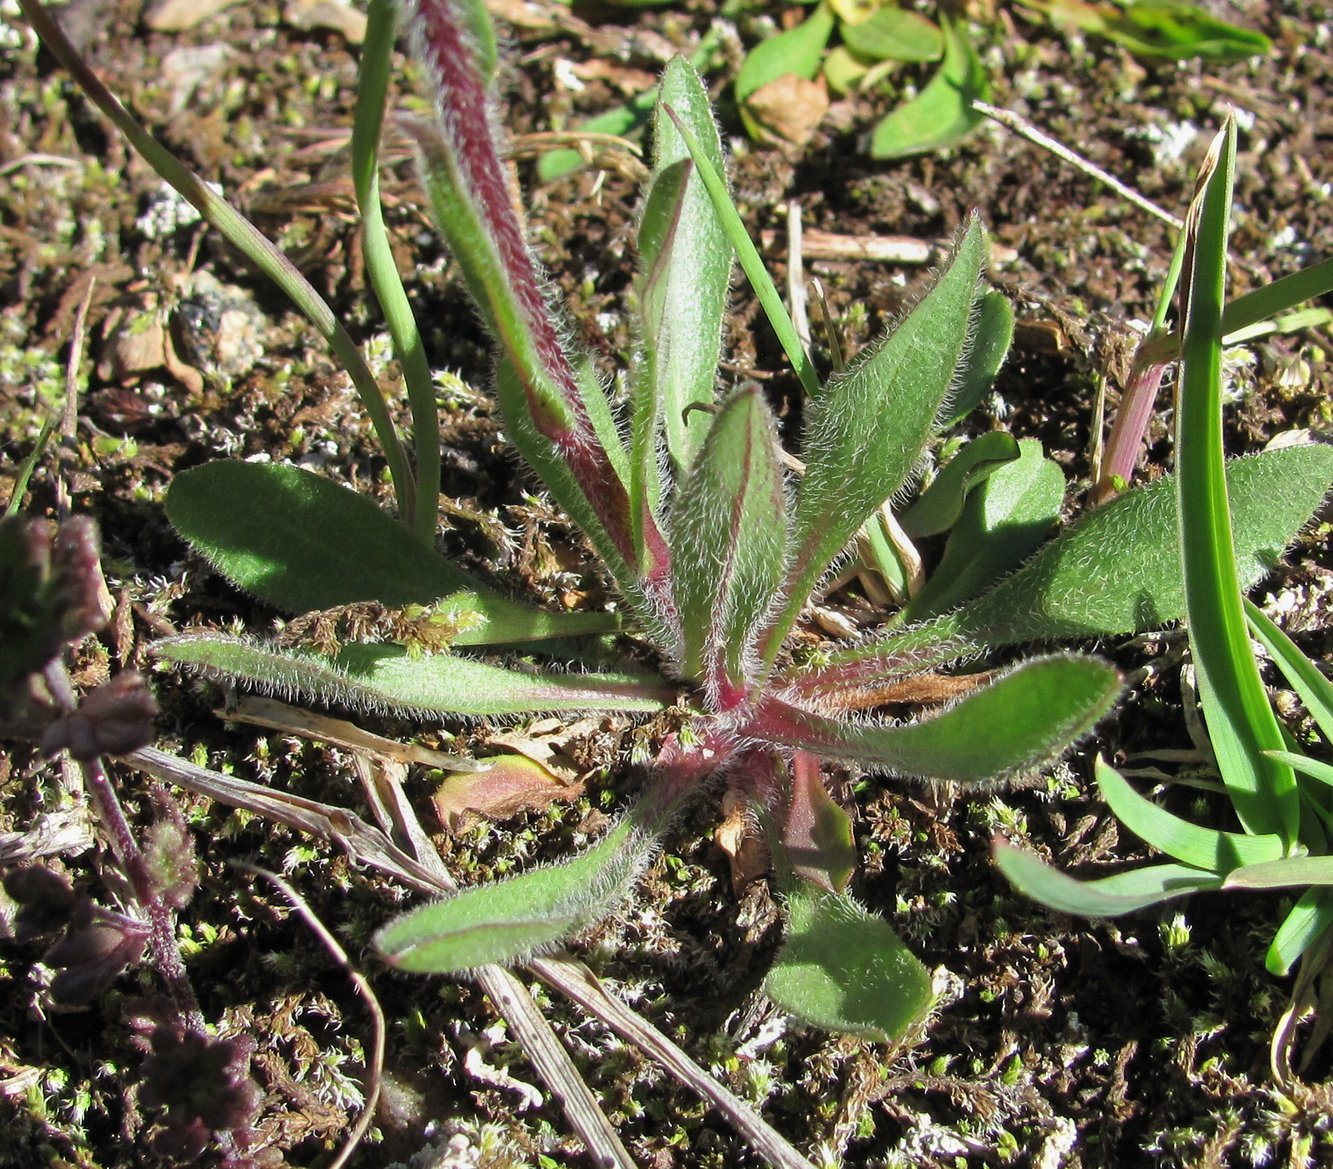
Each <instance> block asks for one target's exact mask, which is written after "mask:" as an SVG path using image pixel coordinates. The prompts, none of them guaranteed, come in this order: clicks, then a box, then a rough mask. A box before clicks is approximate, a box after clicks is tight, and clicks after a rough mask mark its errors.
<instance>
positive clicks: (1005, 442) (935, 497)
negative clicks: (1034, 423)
mask: <svg viewBox="0 0 1333 1169" xmlns="http://www.w3.org/2000/svg"><path fill="white" fill-rule="evenodd" d="M1017 458H1018V440H1017V439H1016V438H1014V436H1013V435H1012V434H1010V433H1009V432H1008V431H1007V430H992V431H990V432H989V433H987V434H983V435H982V436H981V437H980V438H975V439H973V440H972V441H971V442H969V443H967V444H966V445H965V446H964V447H963V448H962V449H961V450H960V451H959V452H958V453H957V454H956V455H954V457H953V458H952V459H950V460H949V461H948V462H947V463H946V464H945V465H944V467H943V468H941V470H940V472H939V474H938V475H936V476H935V480H934V482H932V483H931V485H930V486H929V487H928V488H926V490H925V491H923V492H922V493H921V497H920V498H919V499H918V500H917V501H916V502H915V503H913V504H912V506H911V507H909V508H908V509H907V510H906V511H905V512H903V514H902V516H901V517H900V520H901V523H902V525H903V529H904V531H906V532H907V534H908V535H909V536H915V537H917V538H920V537H922V536H937V535H939V534H940V533H941V532H947V531H948V530H949V529H950V528H952V527H953V526H954V524H956V523H957V522H958V518H959V516H961V515H962V514H963V503H964V502H965V501H966V499H967V496H968V492H970V491H971V490H972V489H973V488H975V487H976V486H978V485H979V484H981V483H983V482H984V481H985V480H986V478H987V477H988V476H990V475H993V474H994V473H995V472H996V471H997V470H998V469H999V468H1000V467H1002V466H1004V464H1005V463H1012V462H1013V461H1014V460H1015V459H1017Z"/></svg>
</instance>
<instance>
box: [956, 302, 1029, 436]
mask: <svg viewBox="0 0 1333 1169" xmlns="http://www.w3.org/2000/svg"><path fill="white" fill-rule="evenodd" d="M1013 340H1014V309H1013V305H1011V304H1010V303H1009V298H1008V297H1007V296H1005V295H1004V293H1002V292H998V291H996V290H995V289H991V290H990V291H989V292H986V293H983V294H982V297H981V303H980V304H979V305H978V306H977V319H976V324H975V326H974V328H973V331H972V347H971V348H970V349H969V350H968V351H967V355H966V357H964V358H963V364H962V367H961V368H960V369H959V371H958V383H957V385H956V386H955V387H954V389H953V392H952V393H951V394H950V395H949V401H948V402H947V403H946V404H945V407H944V413H943V415H941V417H940V424H939V429H940V430H941V431H946V430H948V429H949V428H950V427H952V426H953V425H954V424H955V423H957V422H959V421H961V420H962V419H963V418H966V417H967V415H968V414H970V413H971V412H972V411H973V410H975V409H976V408H977V406H978V405H980V403H981V399H982V398H984V397H985V396H986V395H987V394H988V393H990V390H991V386H993V385H994V384H995V376H996V375H997V374H998V373H999V372H1000V367H1001V366H1002V365H1004V359H1005V358H1006V357H1008V356H1009V346H1010V345H1011V344H1012V343H1013ZM996 433H1000V432H996Z"/></svg>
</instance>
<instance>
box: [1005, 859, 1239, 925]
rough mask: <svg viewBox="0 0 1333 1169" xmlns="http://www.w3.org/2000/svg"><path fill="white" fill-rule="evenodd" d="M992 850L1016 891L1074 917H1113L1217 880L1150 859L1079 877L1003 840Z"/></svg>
mask: <svg viewBox="0 0 1333 1169" xmlns="http://www.w3.org/2000/svg"><path fill="white" fill-rule="evenodd" d="M993 851H994V854H995V864H996V866H997V867H998V868H999V870H1000V872H1002V873H1003V874H1004V875H1005V876H1006V877H1007V878H1008V879H1009V882H1010V884H1012V885H1013V886H1014V888H1015V889H1017V890H1018V891H1019V892H1020V893H1022V894H1024V895H1025V896H1027V897H1031V898H1032V900H1033V901H1038V902H1040V903H1041V904H1042V905H1045V906H1046V907H1047V908H1049V909H1054V910H1057V911H1058V912H1060V913H1070V914H1074V915H1076V916H1078V917H1118V916H1119V915H1120V914H1122V913H1133V912H1134V911H1135V910H1136V909H1145V908H1147V907H1148V906H1149V905H1158V904H1160V903H1161V902H1163V901H1172V900H1174V899H1175V898H1177V897H1185V896H1187V895H1188V894H1190V893H1198V892H1200V891H1201V890H1204V889H1219V888H1221V886H1222V878H1221V877H1219V876H1218V875H1217V874H1216V873H1209V872H1205V871H1204V870H1203V869H1194V868H1190V867H1189V866H1188V865H1150V866H1149V867H1147V868H1143V869H1132V870H1130V871H1129V872H1127V873H1117V874H1116V875H1115V876H1114V877H1102V878H1100V879H1099V880H1095V881H1080V880H1077V879H1076V878H1074V877H1071V876H1069V875H1068V874H1067V873H1062V872H1061V871H1060V870H1059V869H1057V868H1054V867H1053V866H1051V865H1048V864H1047V863H1046V862H1045V861H1044V860H1042V859H1041V858H1040V857H1039V856H1037V855H1036V854H1035V853H1031V852H1028V851H1027V850H1026V849H1022V848H1015V847H1014V846H1013V845H1012V844H1008V843H1006V842H1005V841H1003V840H997V841H996V842H995V845H994V850H993Z"/></svg>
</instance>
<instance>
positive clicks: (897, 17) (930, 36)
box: [839, 4, 944, 61]
mask: <svg viewBox="0 0 1333 1169" xmlns="http://www.w3.org/2000/svg"><path fill="white" fill-rule="evenodd" d="M839 31H840V32H841V34H842V42H843V44H845V45H846V46H847V47H848V48H849V49H850V50H851V51H852V52H853V53H856V54H857V55H858V56H861V57H866V58H868V59H870V60H872V61H938V60H939V59H940V57H942V56H943V55H944V34H943V33H942V32H940V29H939V26H938V25H937V24H935V23H933V22H932V21H930V20H927V19H926V18H925V17H924V16H922V15H921V14H920V13H919V12H913V11H911V9H908V8H899V7H898V6H897V5H896V4H884V5H882V6H881V7H880V8H879V9H878V10H877V11H876V12H875V14H874V15H873V16H872V17H870V19H869V20H863V21H860V22H859V23H856V24H845V23H844V24H841V25H839Z"/></svg>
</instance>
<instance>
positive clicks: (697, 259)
mask: <svg viewBox="0 0 1333 1169" xmlns="http://www.w3.org/2000/svg"><path fill="white" fill-rule="evenodd" d="M664 106H670V107H671V109H672V110H673V111H675V114H676V117H677V118H679V119H680V121H681V122H682V123H683V124H685V125H686V126H688V127H689V129H690V131H691V132H692V134H693V136H694V139H695V142H696V143H697V144H698V146H699V147H700V148H701V149H702V150H703V151H704V152H705V153H706V154H707V156H708V159H709V161H710V162H711V163H712V165H713V169H714V170H715V171H717V173H718V174H724V173H725V170H726V163H725V160H724V158H723V154H722V141H721V139H720V137H719V136H718V131H717V125H716V123H715V122H714V121H713V114H712V107H711V105H710V104H709V101H708V92H707V90H705V89H704V87H703V83H702V82H701V81H700V80H699V75H698V74H697V73H696V72H695V71H694V68H693V67H692V66H691V65H690V63H689V62H688V61H686V60H685V59H684V58H683V57H676V58H674V59H673V60H672V61H671V63H670V64H669V65H667V68H666V72H665V73H664V74H663V75H662V87H661V96H660V97H659V99H658V106H657V111H656V113H655V115H654V118H653V157H654V165H653V173H652V176H651V177H650V179H649V185H648V191H647V197H646V200H645V204H644V210H643V215H642V218H641V219H640V221H639V260H640V263H641V264H642V271H641V273H640V276H639V281H638V293H639V303H640V314H641V318H642V324H641V328H642V337H641V344H642V353H641V358H640V362H639V364H638V367H637V368H636V370H635V377H634V401H635V412H636V416H637V415H638V413H639V411H640V410H641V409H644V408H645V407H646V408H648V409H650V410H651V413H652V415H653V429H652V432H650V433H649V435H648V436H647V437H648V439H649V441H648V443H647V444H646V445H647V447H648V450H647V451H646V452H642V453H641V451H640V448H641V447H642V446H644V445H645V444H644V443H643V442H642V436H641V434H640V428H639V427H637V426H636V430H635V435H634V443H635V456H636V458H635V465H636V467H637V466H638V465H639V464H640V461H641V454H642V459H645V460H646V458H647V457H649V456H651V458H652V471H653V473H654V475H655V473H656V466H657V455H656V442H655V430H656V427H657V426H659V425H660V426H662V427H663V429H664V432H665V435H666V448H667V453H668V455H669V456H670V458H671V462H672V465H673V466H674V468H675V470H676V473H677V474H678V475H679V474H683V473H684V472H685V471H686V470H687V469H688V468H689V467H691V466H693V465H694V460H695V457H696V455H697V454H698V452H699V448H700V447H701V446H702V445H703V439H704V435H705V434H707V433H708V429H709V426H708V424H709V421H710V418H709V415H708V413H707V411H704V410H694V409H691V407H692V406H696V405H707V406H711V405H712V402H713V397H714V389H715V385H716V381H717V365H718V360H719V358H720V356H721V352H722V315H723V313H724V311H725V310H726V304H727V290H728V287H729V285H730V283H731V261H732V247H731V243H730V241H729V240H728V239H727V235H726V232H724V231H723V229H722V225H721V224H720V223H719V221H718V217H717V214H716V212H714V210H713V204H712V201H711V200H710V199H709V197H708V192H707V191H706V190H705V189H704V186H703V183H702V182H701V181H700V179H699V177H698V175H697V174H696V173H695V170H694V166H693V164H692V162H691V160H690V151H689V148H688V147H687V146H686V144H685V140H684V139H683V138H682V137H681V135H680V131H679V130H678V129H677V128H676V123H675V121H673V120H672V118H670V117H669V116H668V115H667V114H666V112H665V110H664V108H663V107H664Z"/></svg>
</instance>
